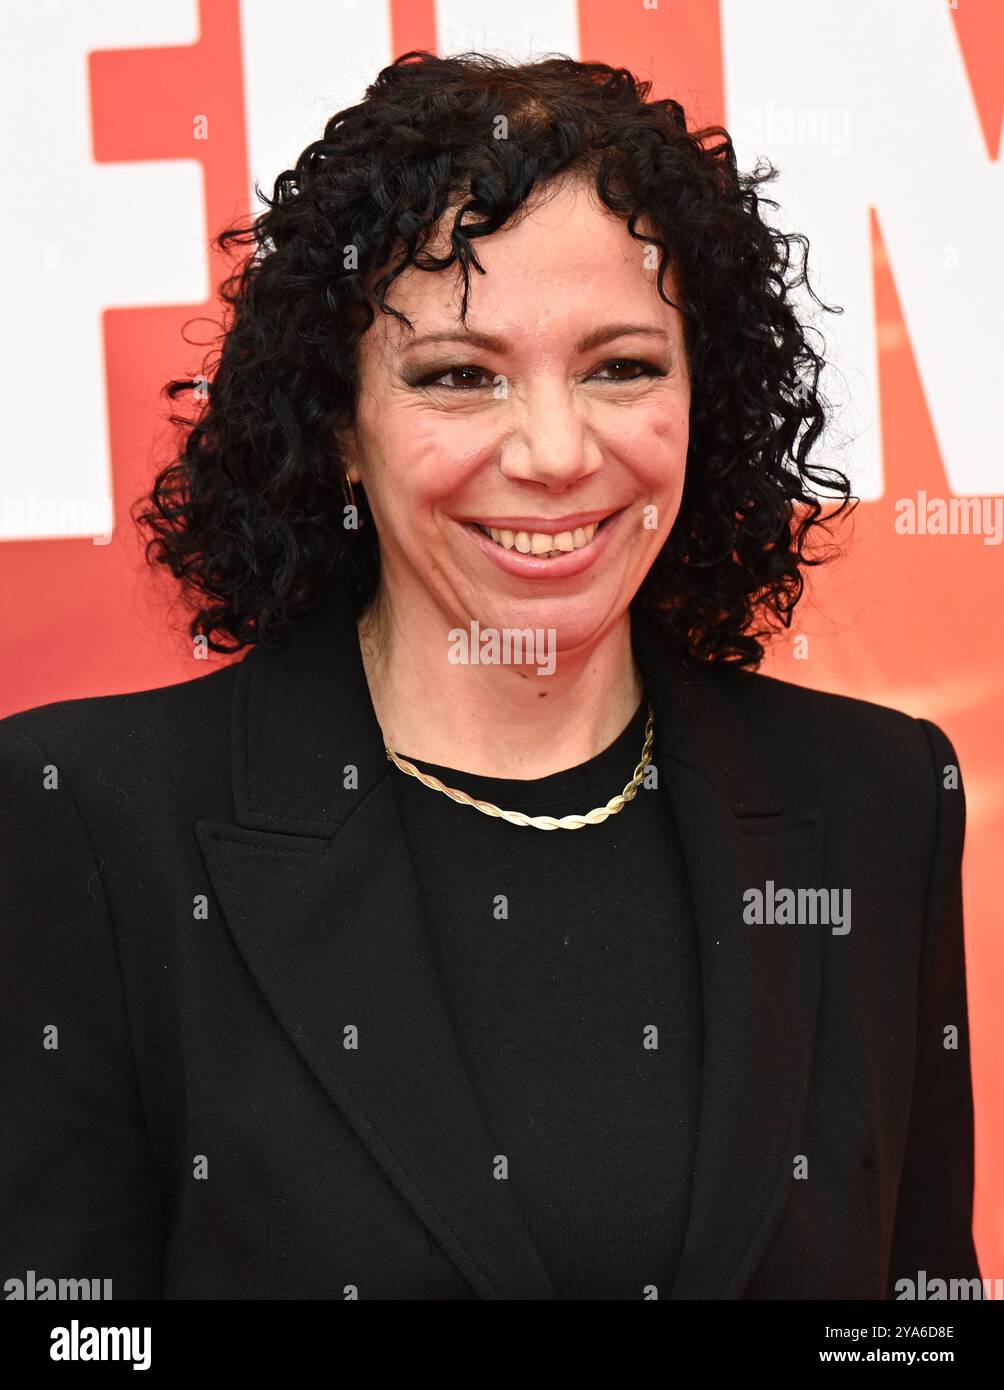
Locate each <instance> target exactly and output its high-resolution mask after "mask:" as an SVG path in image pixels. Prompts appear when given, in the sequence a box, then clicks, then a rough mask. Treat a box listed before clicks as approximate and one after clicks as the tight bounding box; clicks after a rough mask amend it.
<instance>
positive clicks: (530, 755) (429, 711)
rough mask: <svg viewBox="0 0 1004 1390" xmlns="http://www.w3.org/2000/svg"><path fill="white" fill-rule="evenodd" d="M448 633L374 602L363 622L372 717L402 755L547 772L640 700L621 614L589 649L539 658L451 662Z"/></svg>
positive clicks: (503, 773)
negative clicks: (528, 661)
mask: <svg viewBox="0 0 1004 1390" xmlns="http://www.w3.org/2000/svg"><path fill="white" fill-rule="evenodd" d="M444 631H445V630H444V627H443V625H442V623H441V622H439V623H437V622H436V621H431V622H430V623H428V624H423V623H422V622H421V621H419V620H418V615H416V614H413V613H409V614H408V615H407V619H406V620H403V615H400V614H399V613H396V612H395V611H394V610H393V609H392V608H391V609H389V608H388V606H387V605H386V604H379V603H377V604H374V605H373V606H372V607H371V608H370V609H368V610H367V612H366V613H364V614H363V615H362V617H361V618H360V619H359V622H358V632H359V643H360V652H361V654H362V659H363V667H364V669H365V672H366V680H367V683H368V685H369V690H370V698H371V699H372V701H373V708H374V710H375V712H376V717H377V721H378V723H379V725H380V727H381V729H382V730H383V736H384V741H385V742H386V743H387V744H388V745H389V746H390V747H391V748H393V749H394V751H395V752H396V753H399V754H400V755H401V756H402V757H409V758H416V759H418V760H419V761H420V762H426V763H433V764H436V765H437V766H440V767H452V768H457V769H459V770H462V771H464V772H470V773H473V774H476V775H480V776H483V777H509V778H519V779H522V780H530V779H533V778H537V777H547V776H550V775H551V774H552V773H555V772H561V771H564V769H565V768H569V767H575V766H577V765H578V764H579V763H584V762H587V761H588V760H589V759H590V758H593V757H595V756H596V754H597V753H600V752H602V750H603V749H604V748H607V747H609V745H610V744H611V743H613V742H614V740H615V739H616V738H617V737H618V735H619V734H621V733H622V732H623V730H624V728H625V727H626V725H627V724H628V723H629V721H630V719H631V717H632V715H634V713H635V712H636V710H637V708H638V705H639V703H640V702H641V699H642V695H643V685H642V680H641V676H640V674H639V672H638V670H637V666H636V664H635V661H634V656H633V652H632V649H631V624H630V619H629V617H628V615H627V614H626V613H625V614H624V616H623V619H622V620H621V622H619V623H618V624H617V625H616V626H615V627H614V628H612V629H611V630H610V631H609V632H607V633H605V634H604V635H603V636H602V638H600V640H599V641H598V642H596V643H595V644H594V645H592V646H591V647H590V648H588V649H581V650H576V651H573V652H562V653H561V654H560V656H558V657H557V659H555V660H554V661H553V663H552V662H550V661H545V662H544V663H543V664H542V665H540V664H538V665H534V664H529V665H528V664H520V665H516V664H506V663H505V662H504V661H503V662H499V661H498V659H497V658H496V660H495V661H493V662H485V661H484V660H483V659H482V660H479V661H477V662H475V661H471V660H466V661H464V660H462V661H459V662H457V663H456V664H454V663H453V662H451V661H450V660H449V657H448V647H447V642H446V639H445V636H444ZM467 631H468V633H470V628H468V629H467ZM477 636H478V635H477V632H476V630H475V632H474V633H473V634H471V637H472V645H473V646H477ZM479 654H480V653H479ZM551 664H553V670H551V671H550V673H548V672H547V667H548V666H549V665H551ZM542 670H543V673H542Z"/></svg>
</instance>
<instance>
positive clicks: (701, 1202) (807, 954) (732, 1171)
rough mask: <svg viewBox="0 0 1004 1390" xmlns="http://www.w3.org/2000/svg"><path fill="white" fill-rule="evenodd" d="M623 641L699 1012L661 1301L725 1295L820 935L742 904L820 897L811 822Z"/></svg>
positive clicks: (773, 1155) (683, 686)
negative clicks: (683, 907) (778, 894)
mask: <svg viewBox="0 0 1004 1390" xmlns="http://www.w3.org/2000/svg"><path fill="white" fill-rule="evenodd" d="M632 643H633V647H634V650H635V654H636V657H637V659H638V663H639V667H640V668H641V670H642V672H643V675H644V679H645V683H646V687H647V690H648V693H649V696H650V698H651V699H652V701H653V705H654V707H655V710H656V740H657V743H656V755H657V759H658V765H659V768H660V770H661V771H662V772H663V773H664V776H665V785H664V790H665V791H666V792H667V793H668V795H669V796H670V798H671V802H672V805H673V808H674V812H675V817H676V821H677V824H678V826H679V831H680V836H681V841H682V848H683V853H684V858H685V862H686V865H687V871H688V877H689V880H690V890H691V900H692V906H693V911H694V917H695V926H696V930H697V933H698V941H699V952H700V963H701V974H702V995H703V1004H704V1071H703V1081H702V1094H701V1112H700V1123H699V1131H698V1139H697V1150H696V1156H695V1166H694V1176H693V1184H692V1192H691V1208H690V1218H689V1223H688V1227H687V1232H686V1237H685V1242H684V1247H683V1252H682V1255H681V1259H680V1263H679V1266H678V1269H677V1272H676V1276H675V1279H674V1282H673V1285H672V1288H671V1290H670V1297H671V1298H682V1299H693V1298H737V1297H739V1296H740V1295H741V1293H742V1291H743V1289H744V1288H745V1286H746V1284H747V1283H748V1282H749V1280H750V1277H751V1275H752V1274H753V1272H754V1270H755V1269H756V1265H757V1263H758V1261H759V1259H760V1258H761V1256H762V1254H763V1252H764V1250H765V1249H766V1246H767V1244H768V1242H769V1240H770V1237H771V1235H772V1234H773V1231H774V1229H775V1227H776V1225H777V1222H778V1220H779V1218H780V1215H781V1213H782V1211H783V1210H784V1207H785V1205H786V1203H787V1200H788V1197H789V1195H790V1191H791V1184H792V1182H793V1181H794V1162H795V1156H796V1154H797V1153H798V1151H799V1150H798V1138H799V1133H800V1128H801V1124H802V1120H803V1116H804V1109H805V1102H806V1097H807V1094H808V1089H809V1073H810V1067H811V1060H812V1049H813V1043H814V1040H815V1019H816V1009H817V1002H818V997H819V988H820V979H821V962H822V954H823V943H822V932H823V931H824V930H825V927H822V926H804V925H803V926H795V925H773V926H755V925H749V924H747V923H746V922H745V921H744V919H743V910H744V900H743V894H744V893H745V892H746V891H747V890H748V889H751V888H759V889H760V890H761V891H765V890H766V885H767V883H768V881H770V882H772V883H773V884H776V885H777V887H778V888H781V887H790V888H799V887H807V888H808V887H822V886H823V884H822V879H821V874H822V850H823V817H822V814H821V812H820V811H819V810H817V809H812V808H806V809H801V810H792V809H786V808H785V807H784V806H783V805H782V804H781V799H780V796H779V794H778V791H777V789H776V787H775V785H774V778H773V776H772V774H771V769H770V767H769V765H768V764H767V762H766V761H765V760H764V759H763V758H762V757H761V756H760V754H759V752H758V751H757V747H756V737H755V734H753V733H751V732H749V731H747V730H745V729H744V728H743V725H742V721H741V716H740V715H739V714H738V712H737V710H736V709H734V708H732V707H731V706H730V705H729V704H728V703H727V701H726V700H725V699H724V698H723V697H722V696H721V695H719V694H718V692H717V690H716V677H715V675H714V674H712V673H709V672H708V671H706V670H704V669H702V668H701V667H700V666H698V665H696V664H693V665H690V666H688V664H686V663H684V662H683V661H682V660H681V659H680V658H679V657H675V656H671V655H670V654H669V653H668V652H667V650H666V648H665V646H664V645H663V644H662V643H661V642H660V640H659V639H658V636H657V634H656V632H655V629H654V628H653V626H652V625H651V622H650V620H649V619H647V618H646V617H645V616H644V615H643V614H637V615H633V617H632ZM737 679H739V680H743V679H750V680H754V679H756V677H752V676H750V677H743V676H739V677H737Z"/></svg>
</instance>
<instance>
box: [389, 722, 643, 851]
mask: <svg viewBox="0 0 1004 1390" xmlns="http://www.w3.org/2000/svg"><path fill="white" fill-rule="evenodd" d="M654 734H655V711H654V710H653V708H652V702H651V701H649V704H648V723H647V724H646V725H645V742H644V744H643V746H642V750H641V762H640V763H639V764H638V766H637V767H636V768H635V770H634V776H633V777H632V778H631V781H630V782H629V783H628V784H627V786H626V787H625V788H624V790H623V791H622V792H621V793H620V795H619V796H615V797H612V798H611V800H610V801H608V802H607V804H606V805H605V806H597V807H596V808H595V809H594V810H592V811H588V812H587V813H586V814H585V815H584V816H559V817H557V818H555V817H554V816H527V815H524V814H523V812H522V811H503V810H502V809H501V808H500V807H498V806H495V805H493V803H492V802H490V801H478V800H476V799H475V798H474V797H473V796H468V795H467V793H466V792H462V791H461V790H460V789H459V788H458V787H447V786H444V785H443V783H442V782H441V781H440V780H439V778H438V777H433V776H432V775H431V773H428V772H420V771H419V770H418V768H417V767H416V766H415V764H414V763H410V762H408V760H407V759H406V758H399V757H398V755H397V754H396V753H395V752H394V750H393V748H389V747H388V746H387V744H384V750H385V752H386V754H387V756H388V758H389V759H390V760H391V762H392V763H393V764H394V766H395V767H398V768H400V769H401V771H402V772H407V773H408V775H409V776H410V777H417V778H418V780H419V781H420V782H421V783H422V784H423V786H426V787H431V788H432V790H433V791H437V792H442V793H443V795H444V796H448V797H449V798H450V800H451V801H458V802H460V803H461V805H464V806H473V807H474V809H475V811H481V812H482V813H483V814H484V815H486V816H496V817H499V818H500V819H502V820H506V821H508V822H509V824H510V825H529V826H532V827H533V829H534V830H581V829H582V827H583V826H584V825H601V824H602V823H603V821H605V820H606V819H607V817H608V816H615V815H616V814H617V812H618V811H621V810H623V809H624V807H625V806H626V805H627V803H628V802H629V801H633V800H634V797H635V794H636V792H637V791H638V788H639V787H640V786H641V783H642V779H643V778H644V776H645V769H646V768H647V767H648V765H649V763H650V762H651V761H652V739H653V737H654Z"/></svg>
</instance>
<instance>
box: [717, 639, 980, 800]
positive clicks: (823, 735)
mask: <svg viewBox="0 0 1004 1390" xmlns="http://www.w3.org/2000/svg"><path fill="white" fill-rule="evenodd" d="M698 678H699V679H700V680H702V681H704V682H705V683H706V684H707V685H708V687H709V688H710V689H711V690H712V691H713V692H714V693H715V696H716V697H717V698H718V699H719V700H720V701H722V702H723V703H724V704H725V705H726V706H727V707H728V708H729V709H730V710H731V711H732V712H733V713H734V715H735V716H736V717H737V718H738V719H739V720H740V721H741V722H742V723H743V725H744V727H745V729H746V731H747V734H748V737H749V738H750V739H751V740H754V741H755V742H756V743H757V745H758V746H759V747H761V748H764V749H765V750H766V751H767V752H768V753H769V755H770V756H771V757H772V759H773V761H774V762H775V763H776V764H778V765H781V766H783V767H784V768H786V770H787V772H788V774H789V776H790V778H791V779H792V780H793V781H797V782H800V783H801V784H803V785H804V784H805V783H806V781H808V780H811V779H814V778H815V779H819V780H820V781H822V782H827V781H836V780H839V781H842V782H843V783H845V784H848V785H849V784H853V783H856V784H857V786H858V789H859V791H860V792H861V793H862V794H869V793H870V791H871V789H874V788H875V787H876V786H878V785H881V786H882V787H883V789H890V790H891V791H892V792H893V793H894V794H895V795H896V796H899V797H905V798H910V797H912V796H916V797H919V798H921V801H922V802H926V801H927V800H929V799H930V798H931V795H932V790H933V786H934V782H933V774H935V773H936V774H937V775H938V776H939V777H940V774H941V770H942V766H943V765H944V764H947V763H955V764H957V759H956V757H955V750H954V748H953V746H952V743H951V739H950V738H949V736H948V735H947V734H946V733H945V732H944V731H943V730H942V729H941V728H940V727H939V726H938V725H937V724H936V723H934V722H933V721H931V720H930V719H927V718H924V717H915V716H914V715H911V714H907V713H906V712H905V711H904V710H900V709H895V708H893V707H892V706H890V705H883V704H879V703H877V702H875V701H872V700H863V699H859V698H857V697H856V696H851V695H836V694H833V693H831V692H829V691H824V690H813V689H811V688H809V687H807V686H802V685H798V684H796V683H795V682H794V681H786V680H781V679H779V678H778V677H776V676H768V675H764V674H761V673H760V672H754V671H749V670H743V669H740V668H737V667H734V666H726V665H723V664H718V665H705V666H702V667H701V668H700V672H699V677H698Z"/></svg>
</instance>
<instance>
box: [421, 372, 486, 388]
mask: <svg viewBox="0 0 1004 1390" xmlns="http://www.w3.org/2000/svg"><path fill="white" fill-rule="evenodd" d="M487 375H488V373H487V372H485V371H483V370H482V369H481V368H480V367H448V368H447V370H446V371H445V372H439V373H438V374H434V375H433V376H427V377H426V378H425V379H424V380H423V381H420V382H419V383H418V384H419V385H420V386H443V387H444V388H445V389H446V390H447V391H471V390H474V389H475V388H476V387H477V385H478V383H477V380H476V379H475V378H477V377H487ZM449 377H465V378H466V380H465V381H464V383H463V384H462V385H459V386H458V385H453V384H452V383H450V382H449V381H448V378H449Z"/></svg>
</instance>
